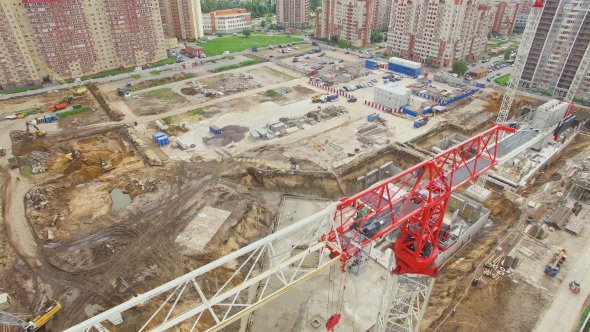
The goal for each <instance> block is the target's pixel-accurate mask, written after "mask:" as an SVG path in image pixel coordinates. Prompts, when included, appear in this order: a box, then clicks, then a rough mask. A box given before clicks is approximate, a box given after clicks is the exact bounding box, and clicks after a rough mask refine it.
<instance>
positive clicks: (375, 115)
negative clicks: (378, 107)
mask: <svg viewBox="0 0 590 332" xmlns="http://www.w3.org/2000/svg"><path fill="white" fill-rule="evenodd" d="M377 119H379V114H377V113H373V114H371V115H369V116H367V121H375V120H377Z"/></svg>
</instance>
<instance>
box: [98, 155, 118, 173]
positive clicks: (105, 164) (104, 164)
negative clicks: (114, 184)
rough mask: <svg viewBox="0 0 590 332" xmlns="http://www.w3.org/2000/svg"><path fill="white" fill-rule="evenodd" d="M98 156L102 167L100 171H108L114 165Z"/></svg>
mask: <svg viewBox="0 0 590 332" xmlns="http://www.w3.org/2000/svg"><path fill="white" fill-rule="evenodd" d="M99 157H100V167H102V171H103V172H109V171H112V170H113V169H114V168H115V167H114V166H113V165H111V164H109V163H108V162H107V161H106V159H104V158H103V157H102V156H99Z"/></svg>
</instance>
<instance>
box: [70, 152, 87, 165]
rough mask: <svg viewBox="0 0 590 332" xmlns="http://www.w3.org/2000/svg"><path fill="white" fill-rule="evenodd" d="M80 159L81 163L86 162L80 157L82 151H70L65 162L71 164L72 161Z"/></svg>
mask: <svg viewBox="0 0 590 332" xmlns="http://www.w3.org/2000/svg"><path fill="white" fill-rule="evenodd" d="M77 159H82V161H86V158H84V156H83V155H82V151H80V150H72V152H70V153H68V154H66V162H68V163H71V162H73V161H74V160H77Z"/></svg>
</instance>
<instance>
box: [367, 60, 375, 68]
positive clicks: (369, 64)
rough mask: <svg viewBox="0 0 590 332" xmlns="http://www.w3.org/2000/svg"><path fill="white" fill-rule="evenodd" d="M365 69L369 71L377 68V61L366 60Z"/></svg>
mask: <svg viewBox="0 0 590 332" xmlns="http://www.w3.org/2000/svg"><path fill="white" fill-rule="evenodd" d="M365 68H367V69H375V68H377V61H375V60H371V59H367V60H365Z"/></svg>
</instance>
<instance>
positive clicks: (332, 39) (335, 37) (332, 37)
mask: <svg viewBox="0 0 590 332" xmlns="http://www.w3.org/2000/svg"><path fill="white" fill-rule="evenodd" d="M330 40H331V41H332V42H333V43H337V42H338V35H332V36H331V37H330Z"/></svg>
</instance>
